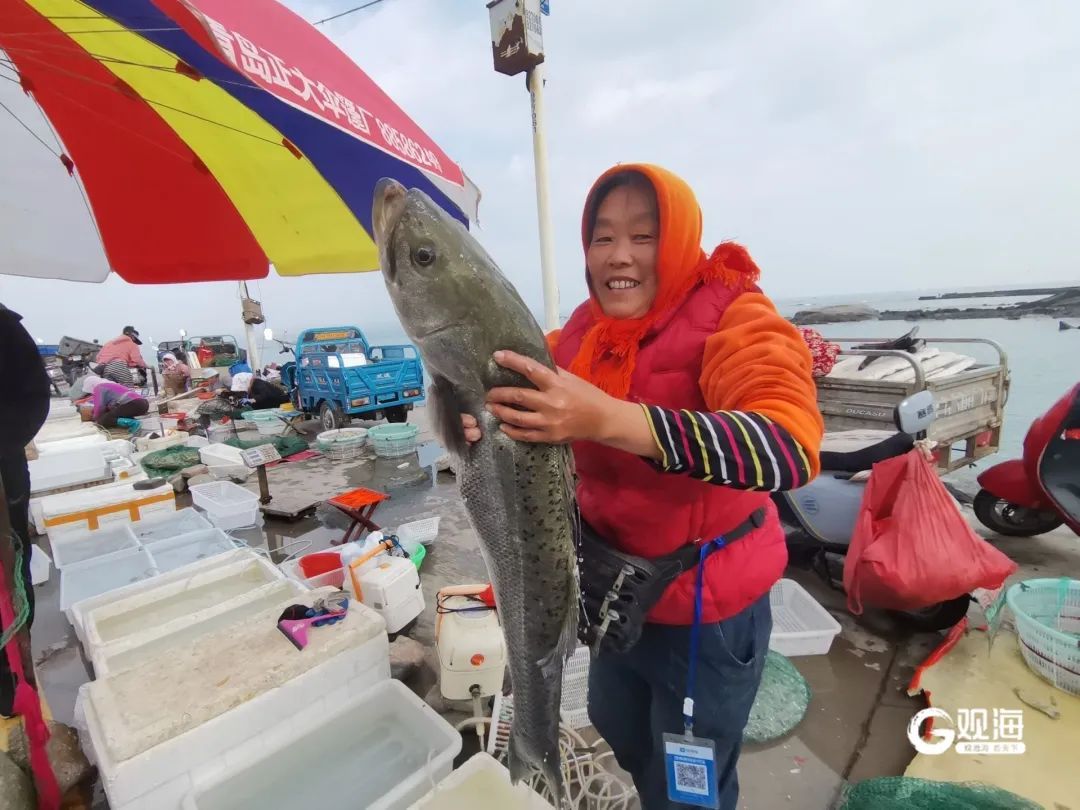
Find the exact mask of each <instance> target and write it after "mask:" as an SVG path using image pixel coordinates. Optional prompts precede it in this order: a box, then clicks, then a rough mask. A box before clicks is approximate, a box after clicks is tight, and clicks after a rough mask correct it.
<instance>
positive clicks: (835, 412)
mask: <svg viewBox="0 0 1080 810" xmlns="http://www.w3.org/2000/svg"><path fill="white" fill-rule="evenodd" d="M828 339H829V340H831V341H832V342H833V343H838V344H840V345H841V346H843V345H845V344H858V343H873V342H875V341H877V342H880V340H881V338H828ZM975 343H980V344H984V345H988V346H990V347H992V348H993V349H994V350H995V351H996V352H997V355H998V362H997V363H996V364H981V365H975V366H973V367H972V368H970V369H968V370H967V371H963V372H960V373H959V374H955V375H953V376H950V377H945V378H942V379H935V380H927V379H926V377H925V375H924V373H923V369H922V366H921V365H920V364H919V362H918V360H916V359H915V358H914V357H912V355H910V354H909V353H908V352H904V351H893V350H876V349H843V350H842V352H841V356H845V355H846V356H850V355H863V356H866V357H900V358H903V359H905V360H906V361H907V362H909V363H910V364H911V365H912V366H913V367H914V369H915V379H914V380H913V381H911V382H886V381H883V380H855V379H845V378H840V377H819V378H817V388H818V395H817V396H818V407H819V408H820V409H821V415H822V416H823V417H824V419H825V430H826V431H828V432H833V431H842V430H867V429H869V430H896V426H895V424H894V422H893V409H894V408H895V407H896V405H897V403H899V402H900V401H901V400H902V399H904V398H905V397H908V396H911V395H912V394H914V393H916V392H917V391H922V390H924V389H925V390H929V391H931V392H932V393H933V395H934V408H935V412H936V419H935V420H934V422H933V424H932V425H931V426H930V429H929V431H928V432H927V438H929V439H933V440H934V441H936V442H937V443H938V471H939V473H942V474H944V473H947V472H952V471H953V470H956V469H959V468H960V467H963V466H966V465H968V464H972V463H973V462H975V461H978V460H979V459H981V458H985V457H986V456H988V455H991V454H993V453H996V452H997V450H998V447H999V445H1000V442H1001V427H1002V424H1003V423H1004V419H1005V402H1006V400H1007V398H1008V391H1009V366H1008V357H1007V356H1006V354H1005V350H1004V349H1002V347H1001V346H1000V345H999V344H997V343H995V342H994V341H992V340H985V339H982V338H926V344H927V345H935V344H952V345H953V346H954V347H955V346H957V345H960V346H962V345H963V344H975Z"/></svg>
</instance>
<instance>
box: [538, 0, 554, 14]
mask: <svg viewBox="0 0 1080 810" xmlns="http://www.w3.org/2000/svg"><path fill="white" fill-rule="evenodd" d="M540 13H541V14H543V15H544V16H545V17H550V16H551V0H540Z"/></svg>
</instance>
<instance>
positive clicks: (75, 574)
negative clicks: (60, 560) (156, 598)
mask: <svg viewBox="0 0 1080 810" xmlns="http://www.w3.org/2000/svg"><path fill="white" fill-rule="evenodd" d="M157 573H158V570H157V568H155V567H154V560H153V558H152V557H151V556H150V553H149V552H148V551H146V549H144V548H135V549H131V550H129V551H117V552H115V553H113V554H106V555H104V556H103V557H96V558H95V559H92V560H87V561H86V562H81V563H76V564H74V565H69V566H68V567H67V568H65V569H64V570H63V571H61V572H60V609H61V610H62V611H64V612H65V613H66V614H67V615H68V619H69V620H71V618H72V616H71V613H70V612H69V611H70V609H71V607H72V606H73V605H74V604H75V603H77V602H81V601H82V600H83V599H89V598H90V597H92V596H99V595H101V594H103V593H108V592H109V591H112V590H116V589H117V588H122V587H124V586H125V585H130V584H132V583H135V582H140V581H141V580H144V579H150V578H151V577H153V576H156V575H157Z"/></svg>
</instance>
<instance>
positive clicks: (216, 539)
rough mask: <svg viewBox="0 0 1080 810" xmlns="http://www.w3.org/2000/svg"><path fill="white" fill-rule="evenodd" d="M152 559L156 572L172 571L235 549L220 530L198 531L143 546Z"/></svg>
mask: <svg viewBox="0 0 1080 810" xmlns="http://www.w3.org/2000/svg"><path fill="white" fill-rule="evenodd" d="M144 548H146V550H147V551H149V552H150V556H151V557H153V559H154V565H155V566H157V569H158V571H160V572H161V573H163V574H164V573H165V572H166V571H174V570H176V569H177V568H183V567H184V566H186V565H190V564H191V563H194V562H198V561H199V560H205V559H207V558H208V557H214V556H216V555H218V554H223V553H225V552H227V551H232V550H233V549H234V548H236V544H235V543H234V542H233V540H232V538H231V537H229V535H227V534H225V532H223V531H222V530H221V529H200V530H199V531H197V532H191V533H190V534H182V535H180V536H179V537H166V538H164V539H163V540H156V541H154V542H153V543H146V544H144Z"/></svg>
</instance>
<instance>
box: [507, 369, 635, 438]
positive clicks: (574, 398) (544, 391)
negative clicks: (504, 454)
mask: <svg viewBox="0 0 1080 810" xmlns="http://www.w3.org/2000/svg"><path fill="white" fill-rule="evenodd" d="M495 362H496V363H498V364H499V365H500V366H502V367H503V368H507V369H510V370H511V371H516V372H517V373H518V374H520V375H521V376H523V377H525V378H526V379H527V380H529V382H531V383H532V384H533V385H535V386H536V388H535V389H533V388H492V389H491V390H490V391H488V395H487V406H486V407H487V410H488V412H489V413H491V414H492V415H493V416H494V417H495V418H497V419H498V420H499V421H500V422H501V423H502V424H501V425H500V429H501V430H502V431H503V433H505V434H506V435H507V436H509V437H510V438H511V439H515V440H516V441H522V442H545V443H548V444H566V443H568V442H574V441H581V440H592V441H602V440H603V439H604V438H605V436H606V429H607V427H608V426H609V423H610V421H611V419H612V417H613V415H614V414H615V412H616V411H618V410H619V407H620V406H621V405H625V404H626V403H622V402H620V401H619V400H617V399H615V398H614V397H611V396H609V395H607V394H605V393H604V392H603V391H601V390H600V389H599V388H597V387H596V386H595V385H592V384H591V383H588V382H586V381H585V380H583V379H581V378H580V377H577V376H575V375H573V374H571V373H570V372H568V371H563V370H562V369H556V370H552V369H550V368H548V367H547V366H545V365H544V364H542V363H539V362H537V361H536V360H533V359H532V358H529V357H525V356H523V355H520V354H517V353H515V352H509V351H505V352H495Z"/></svg>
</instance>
